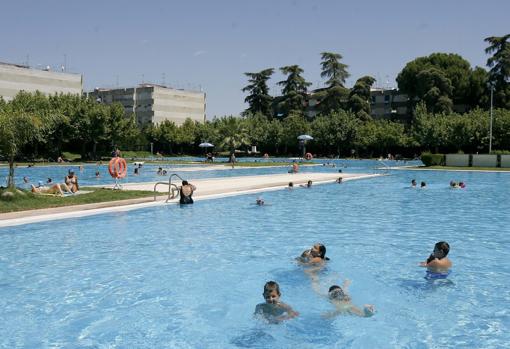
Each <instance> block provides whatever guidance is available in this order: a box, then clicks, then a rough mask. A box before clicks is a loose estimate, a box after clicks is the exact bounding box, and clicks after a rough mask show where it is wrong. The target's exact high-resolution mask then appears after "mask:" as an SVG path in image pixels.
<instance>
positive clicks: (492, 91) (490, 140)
mask: <svg viewBox="0 0 510 349" xmlns="http://www.w3.org/2000/svg"><path fill="white" fill-rule="evenodd" d="M490 89H491V119H490V123H489V154H490V153H491V152H492V96H493V94H494V85H492V84H490Z"/></svg>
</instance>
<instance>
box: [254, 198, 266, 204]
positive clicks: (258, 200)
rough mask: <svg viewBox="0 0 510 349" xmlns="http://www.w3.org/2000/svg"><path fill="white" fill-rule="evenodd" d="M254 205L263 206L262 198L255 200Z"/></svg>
mask: <svg viewBox="0 0 510 349" xmlns="http://www.w3.org/2000/svg"><path fill="white" fill-rule="evenodd" d="M255 203H256V204H257V205H258V206H263V205H264V199H262V198H257V200H256V201H255Z"/></svg>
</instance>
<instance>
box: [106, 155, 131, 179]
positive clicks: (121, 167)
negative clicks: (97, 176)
mask: <svg viewBox="0 0 510 349" xmlns="http://www.w3.org/2000/svg"><path fill="white" fill-rule="evenodd" d="M108 172H110V176H112V178H114V179H118V178H124V177H126V174H127V163H126V160H124V159H123V158H113V159H111V160H110V162H109V164H108Z"/></svg>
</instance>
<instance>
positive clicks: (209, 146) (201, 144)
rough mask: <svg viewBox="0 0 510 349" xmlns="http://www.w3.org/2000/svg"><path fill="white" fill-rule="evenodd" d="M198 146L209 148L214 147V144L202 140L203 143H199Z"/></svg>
mask: <svg viewBox="0 0 510 349" xmlns="http://www.w3.org/2000/svg"><path fill="white" fill-rule="evenodd" d="M198 146H199V147H200V148H211V147H214V144H211V143H207V142H204V143H200V144H199V145H198Z"/></svg>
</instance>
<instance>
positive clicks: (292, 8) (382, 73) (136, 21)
mask: <svg viewBox="0 0 510 349" xmlns="http://www.w3.org/2000/svg"><path fill="white" fill-rule="evenodd" d="M508 33H510V1H509V0H497V1H496V0H486V1H474V0H465V1H461V0H427V1H413V0H395V1H391V0H387V1H361V0H359V1H335V0H324V1H319V0H316V1H314V0H281V1H278V0H272V1H269V0H251V1H247V0H225V1H222V0H216V1H212V0H207V1H205V0H204V1H196V0H195V1H192V0H188V1H171V0H169V1H163V0H159V1H150V0H146V1H143V2H142V1H137V2H134V1H133V2H131V1H116V0H115V1H108V0H103V1H96V0H89V1H72V0H54V1H51V0H48V1H42V0H38V1H36V0H34V1H24V0H16V1H5V2H3V4H2V9H1V12H0V38H1V41H0V42H1V45H0V61H4V62H11V63H23V62H26V61H27V55H28V61H29V64H30V65H31V66H34V67H35V66H37V65H41V66H46V65H50V66H52V67H55V68H56V67H59V66H61V65H62V64H63V63H64V55H65V56H66V60H67V64H68V68H69V70H70V71H72V72H77V73H82V74H83V75H84V87H85V90H90V89H93V88H94V87H99V86H100V87H114V86H116V85H117V84H118V85H119V86H132V85H135V84H138V83H141V82H142V79H143V80H144V81H145V82H154V83H162V82H163V81H164V82H165V83H166V84H167V85H170V86H173V87H177V88H186V89H188V88H191V89H198V88H200V87H201V88H202V89H203V90H204V91H205V92H206V93H207V117H208V118H209V119H210V118H212V117H213V116H215V115H217V116H222V115H229V114H233V115H238V114H239V113H240V112H241V111H242V110H244V109H245V108H246V106H245V104H244V97H245V95H244V94H243V92H241V88H243V87H244V86H245V85H246V79H245V76H244V74H243V73H244V72H257V71H259V70H262V69H265V68H269V67H273V68H279V67H282V66H285V65H292V64H298V65H300V66H301V67H302V68H303V69H304V70H305V73H304V76H305V78H306V79H307V80H308V81H310V82H312V83H313V88H315V87H318V86H321V85H322V80H321V78H320V53H321V52H323V51H330V52H336V53H340V54H341V55H342V56H343V57H344V59H343V62H344V63H346V64H347V65H349V68H348V70H349V72H350V74H351V77H350V78H349V80H348V81H347V85H348V86H352V84H353V83H354V81H355V80H356V79H357V78H359V77H361V76H363V75H371V76H374V77H375V78H376V79H378V83H377V84H378V85H380V86H381V85H384V86H386V85H387V81H389V84H390V86H395V77H396V75H397V74H398V72H399V71H400V70H401V69H402V68H403V67H404V65H405V64H406V63H407V62H409V61H410V60H412V59H414V58H416V57H419V56H424V55H428V54H430V53H432V52H453V53H458V54H460V55H462V56H463V57H464V58H465V59H467V60H468V61H469V62H470V63H471V64H472V66H475V65H479V66H483V67H485V63H486V60H487V56H486V55H485V53H484V48H485V47H486V44H485V43H484V42H483V39H484V38H485V37H487V36H502V35H505V34H508ZM282 79H283V77H282V76H281V75H280V74H279V72H278V73H277V74H275V75H274V76H273V79H272V80H271V81H270V87H271V92H272V93H273V94H276V93H279V88H277V87H276V86H275V83H276V82H277V81H280V80H282Z"/></svg>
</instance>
